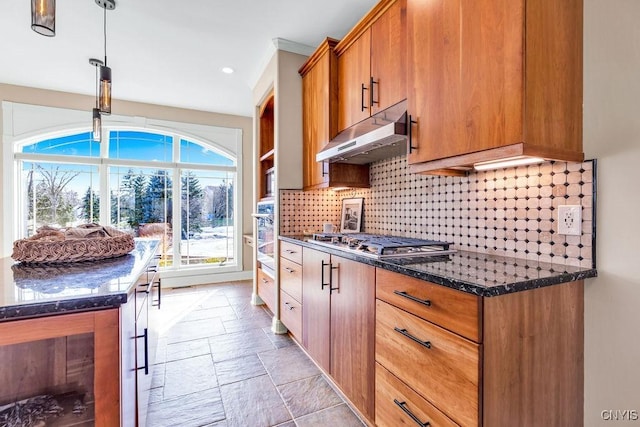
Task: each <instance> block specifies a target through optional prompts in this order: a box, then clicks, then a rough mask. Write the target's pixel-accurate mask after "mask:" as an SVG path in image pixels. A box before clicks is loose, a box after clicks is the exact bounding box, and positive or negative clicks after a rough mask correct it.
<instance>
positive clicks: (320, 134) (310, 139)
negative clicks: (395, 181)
mask: <svg viewBox="0 0 640 427" xmlns="http://www.w3.org/2000/svg"><path fill="white" fill-rule="evenodd" d="M337 43H338V40H335V39H331V38H327V39H326V40H325V41H324V42H323V43H322V44H321V45H320V46H319V47H318V49H316V51H315V52H314V53H313V55H311V56H310V57H309V59H308V60H307V61H306V62H305V63H304V64H303V65H302V67H301V68H300V70H299V73H300V75H301V76H302V128H303V138H304V142H303V181H304V182H303V189H304V190H312V189H317V188H326V187H359V188H362V187H365V188H366V187H369V167H368V166H367V165H351V164H338V163H331V164H329V163H323V162H316V154H317V153H318V151H320V150H321V149H322V148H323V147H324V146H325V145H326V144H327V143H328V142H329V141H330V140H331V139H332V138H334V137H335V136H336V135H337V133H338V130H337V127H338V113H337V106H338V102H337V101H338V75H337V58H336V54H335V52H334V47H335V46H336V44H337Z"/></svg>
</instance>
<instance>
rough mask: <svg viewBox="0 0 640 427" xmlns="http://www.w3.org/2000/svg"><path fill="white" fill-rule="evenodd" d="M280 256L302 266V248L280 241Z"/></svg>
mask: <svg viewBox="0 0 640 427" xmlns="http://www.w3.org/2000/svg"><path fill="white" fill-rule="evenodd" d="M280 256H281V257H283V258H286V259H288V260H290V261H293V262H295V263H298V264H302V246H300V245H296V244H294V243H289V242H283V241H280Z"/></svg>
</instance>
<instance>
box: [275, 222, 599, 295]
mask: <svg viewBox="0 0 640 427" xmlns="http://www.w3.org/2000/svg"><path fill="white" fill-rule="evenodd" d="M279 238H280V240H283V241H287V242H290V243H295V244H298V245H301V246H303V247H308V248H311V249H315V250H319V251H323V252H328V253H330V254H333V255H337V256H341V257H343V258H348V259H351V260H354V261H359V262H362V263H365V264H369V265H372V266H374V267H378V268H383V269H385V270H389V271H394V272H396V273H401V274H404V275H406V276H410V277H414V278H417V279H422V280H426V281H429V282H432V283H436V284H438V285H442V286H446V287H448V288H452V289H456V290H459V291H463V292H467V293H470V294H474V295H478V296H482V297H493V296H499V295H504V294H509V293H512V292H520V291H526V290H529V289H536V288H541V287H545V286H551V285H557V284H561V283H567V282H573V281H575V280H583V279H587V278H590V277H596V276H597V274H598V273H597V270H596V269H595V268H581V267H573V266H568V265H560V264H549V263H542V262H538V261H532V260H526V259H520V258H510V257H503V256H497V255H489V254H484V253H477V252H467V251H457V252H455V253H453V254H451V255H445V256H438V257H432V258H428V257H421V258H412V257H406V258H397V259H384V260H382V259H380V260H379V259H374V258H369V257H366V256H362V255H358V254H354V253H351V252H346V251H343V250H340V248H335V249H334V248H331V247H327V246H322V247H321V246H318V245H316V244H314V243H313V242H309V241H307V240H308V239H307V238H305V237H304V236H299V235H295V236H293V235H281V236H279Z"/></svg>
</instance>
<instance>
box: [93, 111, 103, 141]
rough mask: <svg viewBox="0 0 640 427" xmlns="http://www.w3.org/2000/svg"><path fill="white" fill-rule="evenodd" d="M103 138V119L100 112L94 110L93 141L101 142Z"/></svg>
mask: <svg viewBox="0 0 640 427" xmlns="http://www.w3.org/2000/svg"><path fill="white" fill-rule="evenodd" d="M100 138H102V118H101V117H100V110H99V109H97V108H94V109H93V140H94V141H100Z"/></svg>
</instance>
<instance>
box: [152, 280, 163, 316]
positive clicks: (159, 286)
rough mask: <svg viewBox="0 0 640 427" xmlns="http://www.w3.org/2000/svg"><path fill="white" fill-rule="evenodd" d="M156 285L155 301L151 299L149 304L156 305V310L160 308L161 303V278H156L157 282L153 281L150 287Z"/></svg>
mask: <svg viewBox="0 0 640 427" xmlns="http://www.w3.org/2000/svg"><path fill="white" fill-rule="evenodd" d="M156 286H157V287H158V299H157V300H155V301H151V305H152V306H154V307H158V310H160V304H162V283H161V279H158V281H157V282H155V283H154V284H153V285H152V286H151V288H152V289H153V288H155V287H156ZM155 303H157V304H155Z"/></svg>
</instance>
